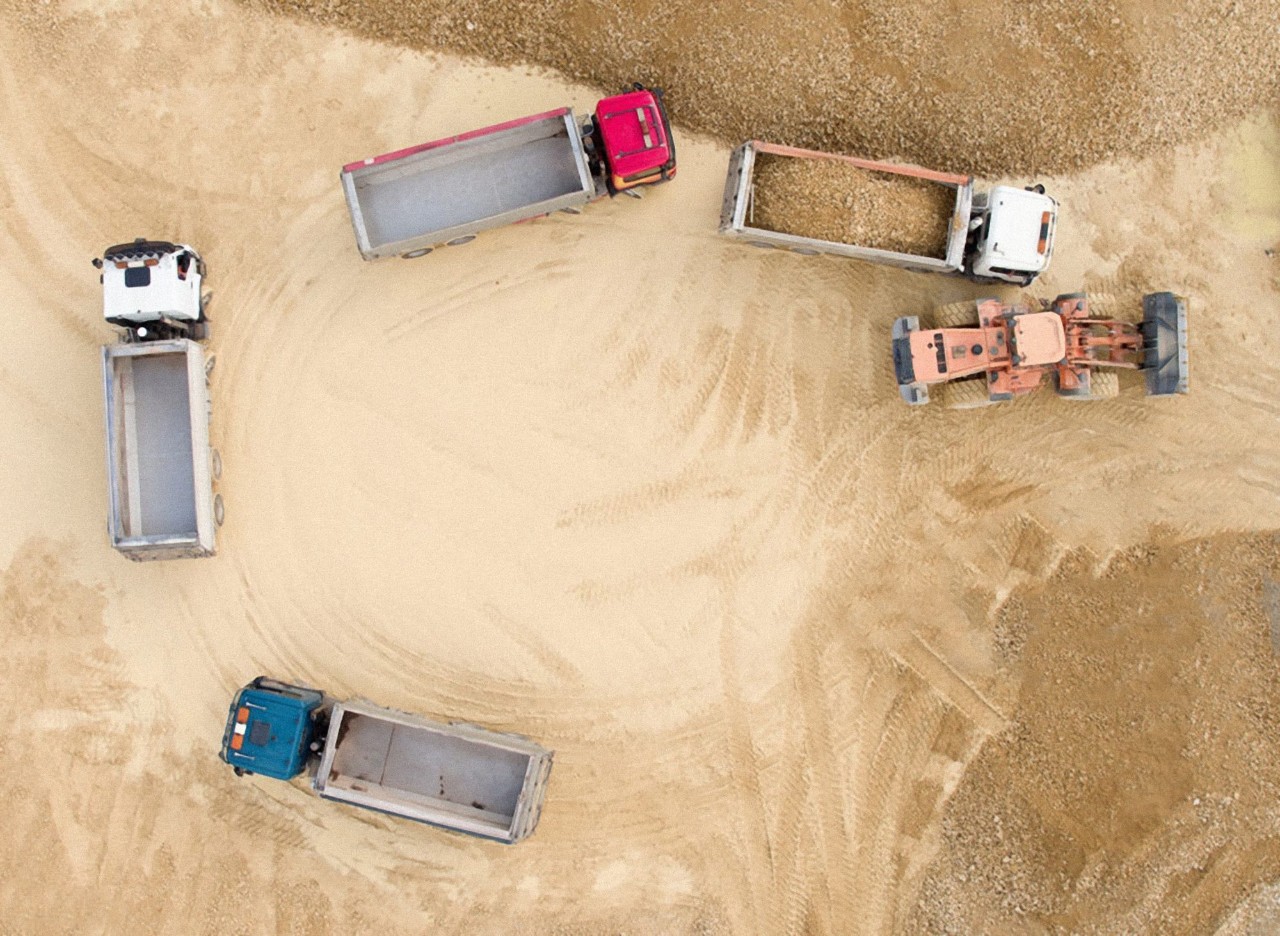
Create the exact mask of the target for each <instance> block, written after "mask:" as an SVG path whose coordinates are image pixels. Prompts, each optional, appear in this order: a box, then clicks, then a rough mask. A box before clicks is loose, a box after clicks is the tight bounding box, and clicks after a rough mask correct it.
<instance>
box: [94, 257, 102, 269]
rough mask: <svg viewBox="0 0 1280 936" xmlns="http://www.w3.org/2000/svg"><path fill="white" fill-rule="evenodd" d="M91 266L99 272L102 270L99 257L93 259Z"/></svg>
mask: <svg viewBox="0 0 1280 936" xmlns="http://www.w3.org/2000/svg"><path fill="white" fill-rule="evenodd" d="M93 265H94V266H95V267H97V268H98V269H99V270H101V269H102V258H101V257H94V258H93Z"/></svg>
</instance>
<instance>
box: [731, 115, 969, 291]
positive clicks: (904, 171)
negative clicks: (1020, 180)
mask: <svg viewBox="0 0 1280 936" xmlns="http://www.w3.org/2000/svg"><path fill="white" fill-rule="evenodd" d="M758 153H767V154H771V155H776V156H786V157H791V158H796V159H839V160H842V161H845V162H848V163H850V164H852V165H855V166H858V167H860V168H863V169H867V170H870V171H875V172H886V173H890V174H894V175H904V176H912V177H915V178H923V179H929V180H930V181H934V182H938V183H939V184H942V185H948V186H951V187H953V188H954V189H955V191H956V203H955V210H954V212H953V213H952V216H951V227H950V232H949V234H948V240H947V255H946V258H945V259H939V258H937V257H925V256H920V255H917V254H908V253H897V252H894V251H889V250H878V249H876V248H874V247H859V246H857V245H854V244H842V243H839V242H837V241H829V240H823V239H820V238H815V237H800V236H797V235H795V234H782V233H779V232H778V231H770V230H766V229H764V228H759V227H754V226H753V225H752V223H751V199H752V197H753V192H754V186H755V163H756V154H758ZM972 202H973V179H972V178H971V177H969V176H959V175H952V174H950V173H944V172H934V171H932V170H929V169H921V168H919V167H916V166H903V165H897V164H894V163H885V162H873V161H871V160H866V159H857V158H855V157H852V156H842V155H839V154H833V153H820V152H818V151H816V150H804V149H797V148H795V147H791V146H778V145H775V144H772V143H763V142H761V141H759V140H752V141H750V142H748V143H744V144H743V145H742V146H740V147H738V148H737V149H736V150H734V151H733V155H732V156H731V157H730V159H729V175H728V178H727V179H726V181H725V191H724V200H723V203H722V205H721V210H720V233H722V234H724V235H726V236H728V237H732V238H734V239H736V240H741V241H745V242H746V243H748V244H750V245H752V246H754V247H764V248H768V247H772V248H779V249H783V250H789V251H792V252H793V253H798V254H802V255H806V256H812V255H816V254H826V255H829V256H836V257H851V258H853V259H856V260H866V261H869V262H872V263H884V264H889V265H890V266H897V267H904V268H906V269H910V270H921V271H926V272H934V273H955V272H957V271H959V270H960V269H962V267H963V264H964V244H965V237H966V235H967V233H968V225H969V216H970V212H971V210H972Z"/></svg>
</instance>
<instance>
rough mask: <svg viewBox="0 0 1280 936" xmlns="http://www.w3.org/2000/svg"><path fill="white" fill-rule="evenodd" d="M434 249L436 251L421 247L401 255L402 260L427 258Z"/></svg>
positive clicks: (431, 248)
mask: <svg viewBox="0 0 1280 936" xmlns="http://www.w3.org/2000/svg"><path fill="white" fill-rule="evenodd" d="M434 249H435V248H434V247H420V248H418V249H417V250H410V251H409V252H408V253H402V254H401V255H400V259H402V260H417V259H418V258H419V257H425V256H426V255H427V254H429V253H431V251H432V250H434Z"/></svg>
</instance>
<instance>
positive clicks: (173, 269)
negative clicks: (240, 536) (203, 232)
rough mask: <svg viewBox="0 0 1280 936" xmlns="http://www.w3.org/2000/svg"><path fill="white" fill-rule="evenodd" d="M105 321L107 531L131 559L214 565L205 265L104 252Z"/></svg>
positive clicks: (142, 246)
mask: <svg viewBox="0 0 1280 936" xmlns="http://www.w3.org/2000/svg"><path fill="white" fill-rule="evenodd" d="M93 263H94V266H96V267H98V268H99V269H100V270H102V287H103V302H104V313H105V317H106V319H107V321H108V322H110V323H111V324H113V325H116V326H119V327H120V328H121V330H122V331H121V339H122V340H121V341H120V342H118V343H117V344H112V345H107V346H105V347H104V348H103V349H102V378H103V390H104V394H105V402H106V430H107V495H108V512H107V532H108V535H109V537H110V540H111V545H112V546H114V547H115V548H116V549H118V550H119V551H120V552H121V553H123V554H124V555H125V556H127V557H128V558H130V559H135V560H144V559H179V558H194V557H200V556H212V555H214V553H215V552H216V549H217V545H216V536H215V534H216V530H217V527H218V526H219V525H220V524H221V523H222V519H223V505H222V496H221V495H220V494H218V493H216V492H215V491H214V483H215V482H216V481H217V479H218V478H219V477H220V476H221V473H222V460H221V457H220V456H219V454H218V452H217V451H216V450H214V449H213V448H211V446H210V444H209V419H210V414H211V406H210V398H209V375H210V372H211V371H212V369H213V358H212V356H206V355H205V353H204V348H203V347H202V346H201V345H200V344H199V343H198V341H197V340H196V339H202V338H204V337H206V336H207V335H208V319H207V318H206V316H205V305H206V303H207V300H208V297H207V296H206V295H205V294H204V293H203V292H202V291H201V290H202V286H203V282H204V261H203V260H201V258H200V255H199V254H198V253H196V251H195V250H194V249H193V248H191V247H189V246H187V245H185V244H171V243H168V242H166V241H148V240H142V239H139V240H136V241H134V242H133V243H130V244H120V245H117V246H115V247H110V248H108V249H107V250H106V251H104V252H103V255H102V256H101V257H98V258H95V259H94V261H93Z"/></svg>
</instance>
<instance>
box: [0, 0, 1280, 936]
mask: <svg viewBox="0 0 1280 936" xmlns="http://www.w3.org/2000/svg"><path fill="white" fill-rule="evenodd" d="M5 9H6V12H5V13H4V15H3V17H2V18H0V53H2V54H0V115H2V117H3V120H2V125H3V128H4V132H3V135H2V136H0V160H2V167H3V172H0V220H2V221H3V226H2V227H0V315H3V316H4V323H5V325H6V328H5V330H4V333H5V341H4V343H3V346H2V350H0V431H2V433H3V436H2V438H3V442H4V450H5V457H4V458H3V459H0V503H3V505H4V512H5V523H4V524H2V525H0V569H2V570H3V571H2V572H0V616H2V618H3V620H4V622H5V625H6V635H7V646H6V651H7V652H6V653H5V654H4V656H3V658H0V693H3V699H4V703H5V710H6V719H5V723H4V727H3V728H2V729H0V754H3V757H4V769H3V771H0V797H3V800H4V802H5V803H6V806H7V809H6V822H5V831H6V833H7V834H6V835H5V836H4V843H3V844H2V845H0V882H2V883H0V932H4V933H6V934H7V933H52V932H76V933H120V932H131V933H134V932H136V933H145V932H163V933H183V934H186V933H258V932H278V933H308V934H310V933H316V934H319V933H332V934H345V933H358V932H382V933H421V932H427V931H430V932H450V933H480V934H487V933H495V934H497V933H502V934H510V933H539V934H545V933H549V934H562V936H568V934H597V933H663V934H667V933H673V934H680V933H690V934H692V933H697V934H727V933H732V934H743V936H746V934H758V933H763V934H772V933H789V934H799V933H805V934H837V933H839V934H843V933H873V934H880V933H884V934H888V933H922V932H923V933H956V934H964V933H974V932H985V933H1028V932H1029V933H1075V932H1096V933H1118V932H1124V933H1152V934H1155V933H1160V934H1166V933H1188V934H1190V933H1222V934H1232V936H1237V934H1241V936H1242V934H1260V933H1270V932H1274V931H1275V930H1276V929H1277V928H1278V927H1280V840H1278V839H1277V837H1276V833H1275V830H1276V828H1277V827H1278V826H1277V822H1280V805H1278V804H1280V799H1278V798H1277V795H1276V794H1277V791H1278V790H1280V766H1278V763H1277V759H1276V758H1275V756H1274V752H1275V749H1276V741H1277V730H1278V726H1280V712H1277V708H1276V707H1277V700H1278V699H1280V695H1278V694H1277V693H1278V690H1280V687H1278V686H1277V658H1276V653H1275V648H1276V646H1277V645H1278V644H1280V637H1278V636H1277V635H1278V634H1280V597H1277V596H1278V594H1280V593H1278V591H1277V589H1278V588H1280V586H1278V585H1277V582H1280V560H1278V559H1277V553H1278V552H1280V551H1278V550H1277V548H1276V538H1275V533H1274V532H1273V531H1275V530H1277V529H1280V500H1278V499H1277V495H1280V481H1278V480H1277V479H1278V478H1280V433H1277V432H1276V428H1277V422H1278V417H1280V404H1277V402H1276V400H1277V390H1278V389H1280V363H1277V362H1280V332H1278V331H1277V329H1276V328H1275V320H1276V315H1275V310H1276V308H1277V299H1278V296H1277V292H1278V287H1280V282H1278V278H1277V265H1276V263H1277V261H1276V260H1275V259H1274V258H1273V257H1272V256H1271V253H1270V252H1271V251H1272V250H1273V249H1274V248H1275V247H1276V246H1277V242H1278V241H1280V194H1278V193H1280V169H1278V167H1280V129H1278V128H1277V125H1276V123H1275V121H1274V120H1273V119H1271V118H1269V117H1267V116H1265V115H1263V114H1254V115H1253V116H1252V117H1250V118H1249V119H1248V120H1245V121H1243V122H1237V123H1234V124H1233V125H1231V126H1230V127H1229V128H1227V129H1224V130H1222V131H1220V132H1218V133H1216V134H1215V135H1213V136H1212V137H1211V138H1208V139H1206V140H1205V141H1203V142H1202V143H1199V144H1196V145H1194V146H1187V147H1184V148H1181V149H1177V150H1168V151H1166V152H1163V153H1161V154H1160V155H1159V156H1158V157H1153V158H1151V159H1149V160H1147V161H1145V162H1139V163H1119V162H1117V163H1112V164H1108V165H1102V166H1098V167H1095V168H1093V169H1090V170H1088V171H1084V172H1081V173H1079V174H1076V175H1072V176H1070V177H1061V178H1049V179H1045V180H1044V181H1045V182H1046V184H1047V185H1048V186H1049V187H1050V190H1051V191H1052V192H1053V193H1054V194H1055V195H1057V196H1058V197H1059V198H1060V199H1061V201H1062V203H1063V205H1064V212H1063V217H1062V221H1061V224H1060V227H1059V240H1058V249H1057V254H1056V256H1055V260H1054V265H1053V268H1052V270H1051V272H1050V274H1049V275H1048V276H1047V277H1046V278H1045V279H1044V280H1042V281H1041V282H1040V283H1038V284H1037V287H1036V293H1037V294H1038V295H1043V296H1052V295H1054V294H1055V293H1057V292H1065V291H1070V290H1075V289H1078V288H1080V287H1082V286H1083V287H1086V288H1089V289H1096V290H1100V291H1107V292H1112V293H1121V292H1124V291H1126V290H1141V289H1162V288H1174V289H1177V290H1179V291H1182V292H1185V293H1187V294H1189V295H1190V297H1191V301H1192V313H1191V314H1192V326H1191V327H1192V336H1193V337H1192V347H1191V354H1192V361H1193V372H1192V393H1191V395H1190V396H1187V397H1184V398H1178V399H1172V400H1150V399H1147V398H1145V397H1144V396H1143V394H1142V392H1141V390H1140V389H1139V387H1138V386H1136V385H1135V384H1133V383H1126V384H1124V388H1123V392H1122V394H1121V396H1120V397H1119V398H1118V399H1116V400H1114V401H1108V402H1105V403H1094V404H1078V403H1070V402H1065V401H1060V400H1057V399H1054V398H1052V397H1044V398H1036V399H1030V400H1025V401H1022V402H1019V403H1017V404H1014V405H1010V406H1008V407H996V408H992V409H990V410H984V411H979V412H975V413H970V414H956V413H950V412H947V411H944V410H941V409H931V408H927V409H924V410H910V409H908V408H907V407H906V406H904V405H903V404H902V403H901V402H900V401H899V399H898V397H897V394H896V392H895V389H894V386H893V378H892V372H891V366H890V362H889V355H888V348H887V343H888V342H887V336H888V329H889V326H890V323H891V322H892V319H893V318H894V316H896V315H898V314H907V313H921V312H924V311H926V310H927V309H929V308H930V307H931V306H932V305H934V304H936V303H942V302H949V301H955V300H960V299H964V298H970V297H973V296H975V295H978V294H979V291H978V290H976V289H975V288H973V287H971V286H970V285H968V284H966V283H965V282H963V281H960V280H954V279H946V278H938V277H929V276H924V275H917V274H909V273H904V272H901V271H896V270H890V269H880V268H876V267H872V266H866V265H861V264H857V263H852V262H848V263H841V262H835V261H830V260H825V259H821V258H818V259H806V258H801V257H796V256H787V255H777V254H761V253H760V252H757V251H752V250H749V249H746V248H743V247H741V246H739V245H735V244H732V243H728V242H722V241H721V240H720V239H718V238H717V237H716V235H715V234H714V228H715V224H716V218H717V216H718V209H719V203H720V197H721V192H722V187H723V173H724V169H725V164H726V160H727V155H728V150H727V147H726V146H724V145H722V144H719V143H712V142H710V141H709V140H701V139H697V138H694V137H691V136H690V135H688V134H684V135H682V136H681V139H680V157H681V166H680V174H679V178H678V179H677V180H676V181H675V182H674V183H672V184H671V185H668V186H664V187H661V188H659V189H656V190H653V191H651V192H649V193H647V194H646V197H645V199H644V200H643V201H642V202H634V201H632V200H630V199H618V200H617V201H615V202H609V203H602V204H599V205H595V206H592V207H591V208H590V209H589V210H588V211H587V212H586V213H585V214H583V215H582V216H581V217H577V218H570V217H560V218H555V219H549V220H547V221H544V222H539V223H537V224H535V225H531V226H519V227H514V228H509V229H505V230H502V231H497V232H493V233H490V234H487V235H485V236H483V237H481V238H480V240H478V241H477V242H476V243H474V244H472V245H470V246H467V247H466V248H459V249H456V250H446V251H443V252H439V253H437V254H433V255H432V256H430V257H429V258H426V259H422V260H417V261H412V262H403V261H388V262H385V263H378V264H368V263H362V262H361V261H360V259H359V257H358V255H357V253H356V250H355V246H354V239H353V237H352V233H351V230H350V225H349V222H348V219H347V215H346V209H345V206H344V204H343V202H342V199H341V196H340V192H339V188H338V185H337V171H338V167H339V166H341V165H342V164H343V163H345V162H347V161H349V160H351V159H355V158H359V157H362V156H366V155H371V154H374V153H378V152H383V151H387V150H390V149H392V148H394V147H397V146H402V145H407V144H411V143H415V142H420V141H422V140H425V139H430V138H434V137H437V136H440V135H442V134H445V133H449V132H453V131H459V130H464V129H468V128H471V127H475V126H479V125H482V124H484V123H487V122H493V121H497V120H501V119H505V118H509V117H512V116H516V115H519V114H523V113H530V112H534V111H537V110H541V109H545V108H548V107H553V106H558V105H561V104H567V103H574V104H576V105H578V106H579V107H580V108H583V109H585V108H587V107H588V106H590V105H591V104H592V102H593V101H594V100H595V97H596V96H597V95H596V92H595V91H594V90H593V89H591V88H587V87H579V86H569V85H566V84H564V83H563V82H561V81H558V80H552V79H549V78H546V77H542V76H538V75H531V74H528V73H525V72H522V71H520V70H507V69H498V68H493V67H482V66H479V65H475V64H466V63H462V62H459V61H457V60H455V59H452V58H447V57H435V56H429V55H425V54H421V53H417V52H412V51H406V50H401V49H397V48H393V47H388V46H383V45H378V44H375V43H373V42H370V41H366V40H361V39H356V38H351V37H349V36H346V35H343V34H340V33H337V32H332V31H328V30H325V29H322V28H319V27H316V26H308V25H304V24H299V23H293V22H289V21H286V20H276V19H272V18H269V17H267V16H265V15H263V14H259V13H255V12H253V11H251V10H248V11H247V10H246V9H244V8H243V7H239V6H234V5H229V4H227V3H225V2H195V0H191V2H188V0H178V2H176V3H174V4H169V5H166V7H165V12H164V15H163V16H162V17H161V16H158V15H156V14H155V13H154V8H153V7H151V6H150V5H146V6H144V5H140V4H133V3H126V2H115V3H111V2H108V3H106V4H103V3H97V4H94V5H92V6H90V5H89V4H86V3H80V2H72V0H66V2H61V3H56V2H55V3H51V4H47V5H39V6H34V5H27V4H21V5H10V6H8V7H7V8H5ZM144 10H151V11H152V12H150V13H147V12H143V11H144ZM142 234H146V235H150V236H157V237H173V238H180V239H183V240H189V241H190V242H191V243H193V244H196V245H198V246H199V248H200V249H201V250H202V251H203V253H204V255H205V257H206V259H207V260H208V263H209V268H210V286H211V288H212V289H213V290H214V292H215V299H214V304H213V306H212V308H211V313H212V315H213V317H214V334H213V337H212V339H211V342H210V344H211V349H212V350H213V351H214V352H215V353H216V354H217V356H218V365H217V369H216V371H215V380H214V406H215V415H214V423H213V433H214V439H215V443H216V444H217V445H218V446H219V447H220V449H221V450H222V453H223V457H224V462H225V464H226V470H225V474H224V477H223V481H222V485H221V489H222V491H223V493H224V496H225V497H226V501H227V510H228V520H227V525H226V526H225V527H224V528H223V530H222V533H221V537H220V543H219V545H220V555H219V556H218V557H217V558H215V559H211V560H203V561H190V562H171V563H164V564H147V565H137V564H133V563H129V562H127V561H125V560H124V559H122V558H121V557H120V556H118V555H116V554H115V553H114V552H113V551H112V550H111V549H109V548H108V546H107V544H106V542H105V537H104V532H103V525H104V516H105V512H106V491H105V481H104V478H103V439H102V428H101V412H102V402H101V381H100V370H99V361H98V350H97V349H98V347H99V345H101V344H102V343H104V342H106V341H109V340H111V330H110V329H109V328H108V327H107V326H106V325H105V324H104V323H103V322H102V321H101V317H100V305H99V303H100V297H99V292H98V285H97V282H96V276H95V274H94V271H93V269H92V268H91V267H90V266H89V262H88V261H89V259H90V258H91V257H92V256H94V255H95V254H96V253H97V252H98V251H99V250H100V249H101V248H102V247H104V246H105V245H107V244H109V243H113V242H117V241H119V240H122V239H125V238H128V237H132V236H134V235H142ZM258 673H270V674H273V675H276V676H280V677H287V678H291V679H296V680H300V681H306V682H310V683H312V684H315V685H319V686H323V687H325V688H326V689H328V690H330V691H332V692H333V693H335V694H337V695H339V696H345V695H359V696H365V697H368V698H371V699H374V700H376V701H378V702H380V703H383V704H387V705H392V706H396V707H400V708H404V709H407V710H411V711H417V712H422V713H424V714H427V715H431V716H442V717H453V718H459V719H465V720H469V721H474V722H478V723H481V724H485V725H489V726H491V727H494V728H497V729H500V730H512V731H518V732H521V733H525V734H528V735H530V736H532V737H535V738H537V739H538V740H540V741H542V742H543V743H545V744H547V745H548V746H550V747H552V748H554V749H555V750H556V752H557V757H556V767H555V771H554V772H553V774H552V778H551V786H550V792H549V796H548V799H547V803H546V808H545V812H544V814H543V819H542V822H541V825H540V826H539V828H538V831H537V833H536V834H535V835H534V837H533V838H532V839H530V840H529V841H528V842H526V843H523V844H521V845H519V846H517V847H514V848H504V847H502V846H498V845H493V844H489V843H485V842H480V841H476V840H472V839H466V838H462V837H458V836H452V835H448V834H445V833H442V832H439V831H437V830H433V829H430V828H427V827H424V826H418V825H414V824H411V823H407V822H403V821H398V820H394V819H390V818H386V817H383V816H379V815H376V814H372V813H365V812H361V811H359V810H352V809H347V808H345V807H341V806H338V805H334V804H329V803H325V802H323V801H320V800H319V799H317V798H315V797H314V796H313V795H311V794H310V793H309V792H308V791H307V789H306V788H305V786H304V785H303V784H301V783H300V782H299V783H295V784H293V785H289V784H284V783H279V782H276V781H270V780H265V779H237V778H236V777H234V776H233V775H232V774H231V772H230V771H229V770H228V769H227V768H226V767H225V766H224V765H222V764H221V763H220V762H219V761H218V760H217V756H216V753H217V745H218V741H219V739H220V735H221V730H222V724H223V719H224V715H225V707H226V704H227V702H228V700H229V699H230V696H231V694H232V692H233V691H234V690H235V688H236V687H238V686H239V685H241V684H242V683H243V682H245V681H246V680H247V679H249V678H251V677H252V676H254V675H257V674H258Z"/></svg>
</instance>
